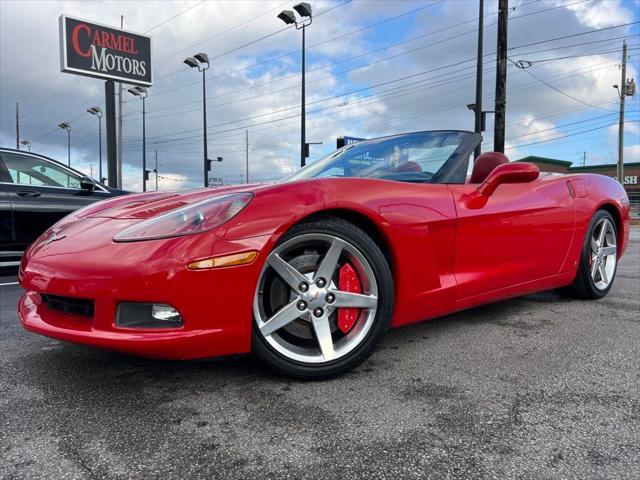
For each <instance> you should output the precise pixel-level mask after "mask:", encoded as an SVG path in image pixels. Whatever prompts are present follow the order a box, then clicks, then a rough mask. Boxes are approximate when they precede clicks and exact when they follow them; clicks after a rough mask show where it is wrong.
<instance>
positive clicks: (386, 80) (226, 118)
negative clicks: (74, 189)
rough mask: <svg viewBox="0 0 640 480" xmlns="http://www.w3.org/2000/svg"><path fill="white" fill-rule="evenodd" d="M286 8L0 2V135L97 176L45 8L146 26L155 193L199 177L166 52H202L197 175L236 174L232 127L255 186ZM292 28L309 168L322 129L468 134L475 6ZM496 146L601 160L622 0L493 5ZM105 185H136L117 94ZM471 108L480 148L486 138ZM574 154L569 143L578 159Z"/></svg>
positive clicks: (131, 139)
mask: <svg viewBox="0 0 640 480" xmlns="http://www.w3.org/2000/svg"><path fill="white" fill-rule="evenodd" d="M294 3H296V2H294V1H292V0H290V1H288V2H281V1H222V0H220V1H169V0H166V1H158V0H156V1H135V2H128V1H119V2H116V1H111V2H109V1H100V2H91V1H53V0H50V1H29V0H20V1H18V0H0V145H3V146H11V147H14V146H15V103H16V102H18V103H19V104H20V113H21V115H20V125H21V127H20V128H21V137H22V138H28V139H30V140H31V142H32V145H33V146H32V149H33V151H35V152H38V153H42V154H44V155H47V156H50V157H52V158H55V159H58V160H62V161H65V162H66V154H67V152H66V134H65V132H63V131H62V130H60V129H59V128H57V127H56V125H57V124H58V123H60V122H62V121H67V122H69V123H71V125H72V133H71V136H72V137H71V138H72V165H73V166H75V167H76V168H78V169H80V170H83V171H85V172H86V173H89V172H90V169H91V166H93V171H94V176H96V177H97V173H95V172H96V171H97V121H96V118H95V117H93V116H91V115H89V114H88V113H86V109H87V108H89V107H91V106H94V105H98V106H100V107H102V108H103V109H104V103H103V102H104V83H103V82H102V81H101V80H97V79H90V78H86V77H78V76H74V75H70V74H67V73H62V72H60V66H59V52H58V49H59V47H58V16H59V15H60V14H61V13H64V14H67V15H70V16H75V17H79V18H83V19H87V20H93V21H96V22H98V23H103V24H107V25H112V26H119V24H120V16H121V15H124V25H125V29H127V28H128V29H130V30H132V31H136V32H145V33H148V34H149V35H151V36H152V37H153V69H154V85H153V87H152V88H151V89H150V90H149V97H148V99H147V149H148V158H149V159H150V161H151V162H152V161H153V156H154V152H155V151H157V152H158V158H159V161H160V175H161V180H160V187H161V188H164V189H175V188H178V189H184V188H193V187H197V186H199V185H200V183H201V175H202V173H201V171H202V169H201V158H202V137H201V131H202V130H201V128H202V109H201V108H202V107H201V105H202V104H201V78H200V77H199V76H198V74H197V73H196V72H195V71H194V70H191V69H189V68H187V67H186V66H185V65H184V64H182V61H183V59H184V58H185V57H186V56H188V55H192V54H194V53H197V52H200V51H203V52H207V53H208V54H209V56H210V57H212V59H213V60H212V66H211V69H210V70H209V71H208V72H207V97H208V99H207V101H208V109H207V114H208V122H209V130H208V131H209V137H208V138H209V156H210V158H214V157H217V156H222V157H223V158H224V161H223V162H222V163H221V164H218V163H216V164H214V173H213V174H212V175H213V176H219V177H222V178H223V179H224V181H225V182H227V183H238V182H241V181H243V180H245V177H244V174H245V167H244V165H245V132H246V130H248V131H249V143H250V145H249V162H250V178H251V180H252V181H254V180H255V181H261V180H271V179H277V178H280V177H282V176H283V175H285V174H287V173H289V172H291V171H293V169H295V168H297V165H298V163H299V138H300V133H299V128H300V127H299V108H300V41H301V37H300V32H299V31H296V30H295V29H294V28H285V25H284V24H283V23H282V22H281V21H280V20H279V19H277V18H276V15H277V13H278V12H279V11H280V10H282V9H283V8H290V7H291V6H292V5H293V4H294ZM311 3H312V6H313V9H314V13H315V17H314V20H313V24H312V25H311V26H310V27H309V28H308V30H307V129H308V131H307V141H309V142H322V145H313V146H312V147H311V152H312V153H311V159H310V160H311V161H313V160H314V159H317V158H319V157H320V156H322V155H324V154H326V153H328V152H330V151H331V150H332V149H334V148H335V141H336V137H338V136H341V135H350V136H358V137H374V136H380V135H386V134H392V133H399V132H405V131H416V130H428V129H446V128H455V129H470V130H472V129H473V115H472V113H471V112H469V111H468V110H467V109H466V105H467V104H469V103H473V101H474V97H475V58H474V57H475V54H476V40H477V30H476V26H477V15H478V11H477V6H478V2H477V1H476V0H420V1H417V0H415V1H404V0H396V1H384V0H352V1H348V0H337V1H327V0H322V1H312V2H311ZM509 3H510V7H511V10H510V12H509V16H510V21H509V49H510V50H509V57H510V58H511V59H512V60H513V62H517V61H518V60H527V61H530V62H532V66H531V67H529V68H528V69H526V70H523V69H519V68H517V67H516V66H515V65H514V64H510V66H509V69H508V92H507V105H508V108H507V148H508V149H507V152H506V153H507V154H508V155H509V156H510V157H511V158H512V159H518V158H521V157H523V156H526V155H541V156H547V157H553V158H558V159H563V160H570V161H573V162H575V163H576V164H581V163H582V162H583V158H585V156H586V163H587V164H599V163H614V162H615V161H616V158H617V118H618V117H617V111H618V97H617V94H616V91H615V90H614V89H613V88H612V85H613V84H617V83H620V76H621V74H620V69H619V65H620V62H621V45H622V42H623V40H626V41H627V43H628V45H629V56H628V62H629V63H628V76H629V77H634V78H637V72H638V66H639V58H640V51H639V47H640V42H639V37H638V32H639V31H640V29H639V24H638V21H639V20H640V18H639V17H640V2H639V1H638V0H511V1H510V2H509ZM496 12H497V0H486V1H485V19H484V21H485V27H486V28H485V41H484V51H485V53H486V56H485V64H484V79H485V81H484V108H485V110H493V99H494V88H495V87H494V80H495V55H494V52H495V44H496V26H495V23H496V20H497V14H496ZM123 98H124V100H126V103H124V105H123V114H124V126H123V145H124V146H123V159H124V163H125V168H124V175H123V178H124V180H123V187H124V188H126V189H130V190H139V189H140V188H141V182H140V179H139V177H140V175H139V172H140V168H141V163H142V153H141V152H142V128H141V125H142V116H141V102H140V100H139V99H137V98H135V97H133V96H131V95H129V94H126V96H124V97H123ZM639 117H640V115H639V106H638V100H637V97H636V98H630V97H628V98H627V116H626V119H627V123H626V126H625V129H626V136H625V144H626V149H625V152H626V161H628V162H632V161H636V162H637V161H640V123H638V120H639ZM492 137H493V118H492V116H491V115H489V116H488V125H487V132H485V135H484V138H485V141H484V145H483V149H484V150H491V148H492V144H493V139H492ZM585 152H586V153H585Z"/></svg>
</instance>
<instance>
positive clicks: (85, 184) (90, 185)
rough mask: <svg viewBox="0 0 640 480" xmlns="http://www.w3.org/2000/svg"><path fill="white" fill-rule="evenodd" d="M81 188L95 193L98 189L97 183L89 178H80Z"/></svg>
mask: <svg viewBox="0 0 640 480" xmlns="http://www.w3.org/2000/svg"><path fill="white" fill-rule="evenodd" d="M80 188H81V189H82V190H86V191H87V192H93V191H94V190H95V189H96V182H94V181H93V179H91V178H89V177H82V178H80Z"/></svg>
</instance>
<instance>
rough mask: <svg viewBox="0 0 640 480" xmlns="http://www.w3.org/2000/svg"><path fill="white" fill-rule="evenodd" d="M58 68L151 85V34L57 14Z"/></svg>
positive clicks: (108, 78)
mask: <svg viewBox="0 0 640 480" xmlns="http://www.w3.org/2000/svg"><path fill="white" fill-rule="evenodd" d="M60 70H61V71H63V72H69V73H76V74H79V75H87V76H90V77H96V78H104V79H107V80H116V81H119V82H124V83H129V84H133V85H142V86H150V85H151V37H148V36H146V35H140V34H138V33H132V32H129V31H126V30H119V29H116V28H111V27H107V26H105V25H100V24H97V23H94V22H87V21H84V20H78V19H77V18H71V17H66V16H64V15H61V16H60Z"/></svg>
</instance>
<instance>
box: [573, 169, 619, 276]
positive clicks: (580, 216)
mask: <svg viewBox="0 0 640 480" xmlns="http://www.w3.org/2000/svg"><path fill="white" fill-rule="evenodd" d="M567 181H570V182H571V184H572V185H573V186H574V190H575V192H576V197H575V206H576V232H575V239H576V241H574V242H573V245H572V247H571V251H570V252H569V256H568V259H567V266H568V267H572V268H573V269H577V267H578V263H579V261H580V254H581V252H582V245H583V242H584V238H585V235H586V234H587V228H588V227H589V222H591V218H592V217H593V215H594V214H595V213H596V212H597V211H598V210H599V209H601V208H605V209H607V210H608V211H609V212H610V213H611V214H612V215H613V217H614V220H615V221H616V224H617V227H618V258H620V257H622V255H623V254H624V252H625V251H626V249H627V245H628V244H629V230H630V224H631V210H630V206H629V198H628V197H627V194H626V192H625V191H624V188H623V187H622V185H620V184H619V183H618V182H617V181H615V180H614V179H612V178H611V177H607V176H604V175H597V174H578V175H568V176H567ZM581 185H583V186H584V188H582V187H581Z"/></svg>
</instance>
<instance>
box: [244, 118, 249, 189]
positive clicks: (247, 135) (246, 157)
mask: <svg viewBox="0 0 640 480" xmlns="http://www.w3.org/2000/svg"><path fill="white" fill-rule="evenodd" d="M245 154H246V156H245V161H244V169H245V174H246V178H247V183H249V130H248V129H247V131H246V135H245Z"/></svg>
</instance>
